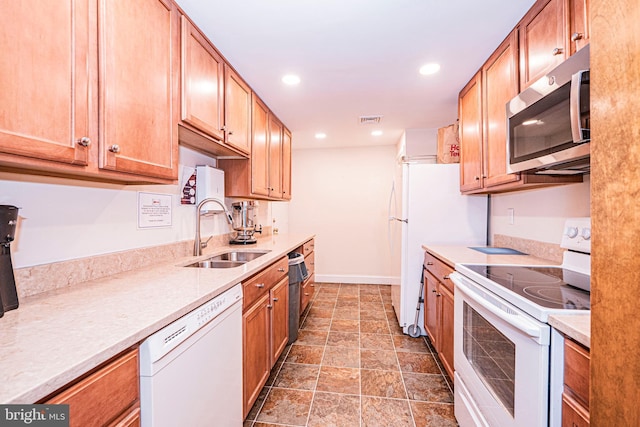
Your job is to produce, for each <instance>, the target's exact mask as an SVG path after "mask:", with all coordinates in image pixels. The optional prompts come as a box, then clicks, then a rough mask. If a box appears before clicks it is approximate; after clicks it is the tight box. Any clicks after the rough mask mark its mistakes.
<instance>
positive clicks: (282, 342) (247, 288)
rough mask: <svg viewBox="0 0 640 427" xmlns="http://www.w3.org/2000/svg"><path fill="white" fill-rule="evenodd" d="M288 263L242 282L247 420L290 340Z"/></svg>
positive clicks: (274, 265) (283, 259)
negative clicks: (272, 369)
mask: <svg viewBox="0 0 640 427" xmlns="http://www.w3.org/2000/svg"><path fill="white" fill-rule="evenodd" d="M288 266H289V261H288V258H287V257H282V258H280V259H279V260H278V261H276V262H275V263H273V264H272V265H271V266H269V267H267V268H265V269H264V270H262V271H261V272H259V273H258V274H256V275H255V276H253V277H251V278H249V279H247V280H246V281H245V282H243V296H244V299H243V314H242V349H243V363H242V366H243V368H242V372H243V415H244V417H246V416H247V414H248V412H249V411H250V410H251V407H252V406H253V404H254V403H255V401H256V399H257V398H258V394H259V393H260V390H262V387H263V386H264V385H265V383H266V382H267V379H268V378H269V373H270V371H271V368H272V367H273V365H275V363H276V361H277V360H278V357H280V354H282V352H283V350H284V348H285V347H286V345H287V342H288V340H289V278H288Z"/></svg>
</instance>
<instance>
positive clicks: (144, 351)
mask: <svg viewBox="0 0 640 427" xmlns="http://www.w3.org/2000/svg"><path fill="white" fill-rule="evenodd" d="M140 409H141V424H142V426H143V427H163V426H167V427H175V426H190V427H198V426H203V427H211V426H225V427H227V426H229V427H234V426H242V422H243V419H242V418H243V417H242V285H240V284H237V285H235V286H234V287H233V288H231V289H229V290H228V291H226V292H224V293H223V294H221V295H219V296H217V297H215V298H214V299H212V300H211V301H209V302H207V303H205V304H203V305H202V306H200V307H198V308H197V309H195V310H194V311H192V312H191V313H189V314H187V315H185V316H183V317H181V318H180V319H178V320H176V321H175V322H173V323H171V324H170V325H168V326H166V327H165V328H163V329H161V330H160V331H158V332H156V333H155V334H153V335H152V336H150V337H149V338H147V339H146V340H145V341H144V342H143V343H142V345H141V346H140Z"/></svg>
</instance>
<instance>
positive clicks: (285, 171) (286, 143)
mask: <svg viewBox="0 0 640 427" xmlns="http://www.w3.org/2000/svg"><path fill="white" fill-rule="evenodd" d="M282 197H283V198H284V199H286V200H291V132H289V130H288V129H286V128H285V129H284V131H283V132H282Z"/></svg>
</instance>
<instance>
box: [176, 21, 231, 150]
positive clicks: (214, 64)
mask: <svg viewBox="0 0 640 427" xmlns="http://www.w3.org/2000/svg"><path fill="white" fill-rule="evenodd" d="M181 41H182V57H181V59H182V93H181V95H182V96H181V100H182V108H181V119H182V121H184V122H186V123H188V124H190V125H192V126H194V127H195V128H197V129H199V130H201V131H202V132H204V133H206V134H208V135H210V136H212V137H214V138H217V139H219V140H220V141H223V140H224V130H223V126H224V125H223V120H224V115H223V113H224V111H223V110H224V86H223V85H224V61H223V59H222V57H221V56H220V55H219V54H218V53H217V52H216V51H215V49H214V48H213V46H211V44H210V43H209V41H208V40H207V39H206V38H205V37H204V36H203V35H202V34H200V32H199V31H198V29H197V28H196V27H195V26H194V25H193V24H192V23H191V22H190V21H189V19H187V17H185V16H182V37H181Z"/></svg>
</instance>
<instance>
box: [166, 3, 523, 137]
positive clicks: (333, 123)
mask: <svg viewBox="0 0 640 427" xmlns="http://www.w3.org/2000/svg"><path fill="white" fill-rule="evenodd" d="M533 3H534V0H178V4H179V5H180V6H181V7H182V9H183V10H184V11H185V12H186V13H187V14H188V15H189V16H190V17H191V18H192V19H193V21H194V22H195V23H196V25H198V27H200V29H201V30H202V31H203V32H204V33H205V34H206V35H207V36H208V37H209V39H210V40H211V41H212V42H213V44H214V45H215V46H216V47H217V48H218V50H219V51H220V52H221V53H222V54H223V55H224V56H225V57H226V58H227V60H228V61H229V62H230V63H231V64H232V65H233V67H234V68H235V69H236V70H237V71H238V72H239V73H240V74H241V75H242V76H243V77H244V79H245V80H246V81H247V82H248V83H249V85H250V86H251V87H252V88H253V89H254V91H255V92H256V93H258V95H259V96H260V97H261V98H262V99H263V100H264V101H265V102H266V103H267V105H268V106H269V108H270V109H271V110H272V111H273V112H274V113H275V114H276V115H277V116H278V117H279V118H280V119H281V120H282V121H283V122H284V123H285V125H286V126H287V127H288V128H289V129H290V130H291V131H292V133H293V144H294V145H293V147H294V149H299V148H313V147H337V146H367V145H386V144H395V143H396V142H397V141H398V139H399V137H400V135H401V134H402V132H403V130H404V129H414V128H438V127H442V126H446V125H448V124H450V123H453V122H454V121H455V120H456V117H457V112H456V108H457V107H456V106H457V96H458V92H459V91H460V89H462V87H463V86H464V85H465V84H466V82H467V81H468V80H469V79H470V78H471V77H472V76H473V74H474V72H475V71H476V70H478V68H480V66H481V65H482V63H483V62H484V61H485V60H486V59H487V58H488V56H489V55H490V54H491V53H492V52H493V50H494V49H495V48H496V47H497V46H498V45H499V44H500V42H501V41H502V40H503V39H504V38H505V37H506V36H507V34H508V33H509V32H510V31H511V30H512V29H513V28H514V26H515V24H516V23H517V22H518V21H519V20H520V18H521V17H522V16H523V15H524V14H525V12H526V11H527V10H528V9H529V8H530V7H531V5H532V4H533ZM427 62H439V63H440V64H441V67H442V68H441V70H440V72H439V73H438V74H436V75H434V76H422V75H420V74H419V73H418V69H419V68H420V66H422V65H423V64H425V63H427ZM287 73H295V74H297V75H299V76H300V78H301V79H302V81H301V83H300V84H299V85H298V86H295V87H291V86H286V85H284V84H283V83H282V82H281V78H282V76H283V75H284V74H287ZM368 115H382V116H383V119H382V122H381V124H380V125H360V124H359V117H360V116H368ZM374 128H375V129H378V128H379V129H381V130H382V131H383V132H384V134H383V135H382V136H379V137H373V136H371V131H372V130H373V129H374ZM316 132H324V133H326V134H327V138H326V139H324V140H317V139H315V137H314V135H315V133H316Z"/></svg>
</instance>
